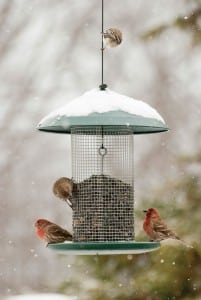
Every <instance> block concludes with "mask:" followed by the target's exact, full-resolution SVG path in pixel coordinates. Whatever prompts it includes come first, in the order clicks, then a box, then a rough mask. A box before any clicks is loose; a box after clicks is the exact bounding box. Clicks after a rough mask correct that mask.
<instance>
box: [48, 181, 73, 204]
mask: <svg viewBox="0 0 201 300" xmlns="http://www.w3.org/2000/svg"><path fill="white" fill-rule="evenodd" d="M72 192H73V181H72V180H71V179H69V178H67V177H61V178H59V179H57V180H56V181H55V183H54V185H53V193H54V194H55V196H57V197H58V198H60V199H62V200H64V201H66V202H67V203H68V205H69V206H70V207H72V202H71V200H72Z"/></svg>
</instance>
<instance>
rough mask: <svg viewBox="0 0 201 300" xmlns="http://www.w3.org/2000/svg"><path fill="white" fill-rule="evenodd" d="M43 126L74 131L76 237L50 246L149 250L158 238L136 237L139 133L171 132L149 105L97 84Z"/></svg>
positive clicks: (109, 250) (55, 130) (89, 250)
mask: <svg viewBox="0 0 201 300" xmlns="http://www.w3.org/2000/svg"><path fill="white" fill-rule="evenodd" d="M38 129H39V130H41V131H46V132H53V133H66V134H70V135H71V154H72V155H71V156H72V178H73V180H74V182H75V184H76V186H77V188H76V191H75V193H74V194H73V198H72V210H73V216H72V227H73V241H72V242H66V243H58V244H50V245H49V246H48V247H49V248H51V249H54V250H58V251H62V252H65V253H69V254H97V253H99V254H125V253H144V252H149V251H152V250H155V249H157V248H158V247H159V246H160V243H158V242H136V241H135V226H134V176H133V173H134V172H133V171H134V165H133V160H134V159H133V156H134V139H133V135H135V134H146V133H157V132H163V131H167V130H168V128H167V125H166V124H165V122H164V120H163V119H162V117H161V116H160V115H159V114H158V113H157V111H156V110H155V109H153V108H152V107H150V106H149V105H148V104H146V103H144V102H142V101H139V100H135V99H132V98H129V97H127V96H124V95H120V94H117V93H115V92H113V91H111V90H109V89H107V88H106V89H105V90H101V89H97V90H96V89H95V90H92V91H89V92H86V93H85V94H84V95H82V96H81V97H78V98H76V99H74V100H73V101H71V102H69V103H68V104H67V105H66V106H64V107H62V108H61V109H59V110H57V111H55V112H53V113H51V114H50V115H48V116H47V117H45V118H44V119H43V120H42V121H41V122H40V123H39V125H38Z"/></svg>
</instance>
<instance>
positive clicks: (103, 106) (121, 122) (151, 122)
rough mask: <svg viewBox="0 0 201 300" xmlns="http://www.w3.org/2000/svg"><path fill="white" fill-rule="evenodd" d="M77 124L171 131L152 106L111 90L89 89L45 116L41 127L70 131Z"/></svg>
mask: <svg viewBox="0 0 201 300" xmlns="http://www.w3.org/2000/svg"><path fill="white" fill-rule="evenodd" d="M74 126H112V127H116V126H128V127H130V128H131V129H132V131H133V133H134V134H143V133H155V132H162V131H167V130H168V127H167V125H166V124H165V121H164V120H163V118H162V117H161V116H160V115H159V113H158V112H157V111H156V110H155V109H154V108H152V107H151V106H150V105H148V104H147V103H145V102H143V101H140V100H135V99H133V98H129V97H127V96H124V95H120V94H117V93H115V92H113V91H111V90H109V89H106V90H103V91H101V90H99V89H95V90H92V91H89V92H86V93H85V94H84V95H82V96H80V97H78V98H76V99H74V100H72V101H71V102H68V103H67V104H66V105H65V106H64V107H61V108H60V109H58V110H56V111H54V112H52V113H50V114H49V115H48V116H46V117H45V118H43V119H42V120H41V122H40V123H39V124H38V126H37V129H39V130H41V131H47V132H55V133H70V132H71V127H74Z"/></svg>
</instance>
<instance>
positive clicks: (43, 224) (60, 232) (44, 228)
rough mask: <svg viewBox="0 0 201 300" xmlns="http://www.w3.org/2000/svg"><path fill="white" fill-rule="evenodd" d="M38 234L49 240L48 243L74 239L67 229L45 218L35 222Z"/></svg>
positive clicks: (41, 237) (42, 238)
mask: <svg viewBox="0 0 201 300" xmlns="http://www.w3.org/2000/svg"><path fill="white" fill-rule="evenodd" d="M35 227H36V235H37V236H38V237H39V238H40V239H41V240H44V241H46V242H47V244H51V243H52V244H53V243H63V242H65V241H72V234H71V233H69V232H68V231H67V230H65V229H63V228H61V227H60V226H58V225H57V224H54V223H52V222H50V221H48V220H45V219H39V220H37V221H36V222H35Z"/></svg>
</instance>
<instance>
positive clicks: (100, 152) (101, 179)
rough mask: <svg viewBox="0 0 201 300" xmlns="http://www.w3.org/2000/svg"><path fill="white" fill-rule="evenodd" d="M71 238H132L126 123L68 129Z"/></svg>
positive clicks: (129, 145)
mask: <svg viewBox="0 0 201 300" xmlns="http://www.w3.org/2000/svg"><path fill="white" fill-rule="evenodd" d="M71 142H72V143H71V145H72V176H73V180H74V182H75V183H77V189H76V192H75V193H74V195H73V199H72V203H73V240H74V241H75V242H76V241H77V242H78V241H79V242H80V241H96V242H97V241H125V240H126V241H128V240H133V239H134V195H133V182H134V180H133V135H132V132H131V131H130V130H129V128H128V127H124V126H122V127H119V126H118V127H111V126H104V127H101V126H97V127H86V126H83V127H77V126H76V127H73V128H72V129H71Z"/></svg>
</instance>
